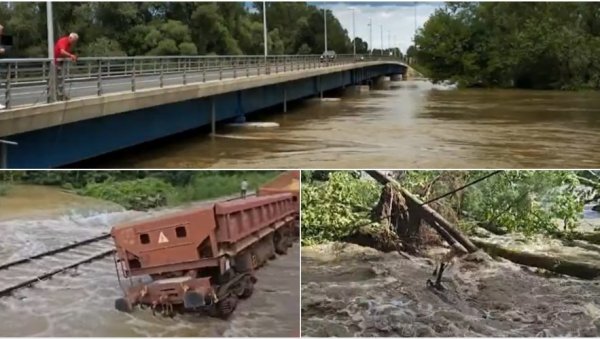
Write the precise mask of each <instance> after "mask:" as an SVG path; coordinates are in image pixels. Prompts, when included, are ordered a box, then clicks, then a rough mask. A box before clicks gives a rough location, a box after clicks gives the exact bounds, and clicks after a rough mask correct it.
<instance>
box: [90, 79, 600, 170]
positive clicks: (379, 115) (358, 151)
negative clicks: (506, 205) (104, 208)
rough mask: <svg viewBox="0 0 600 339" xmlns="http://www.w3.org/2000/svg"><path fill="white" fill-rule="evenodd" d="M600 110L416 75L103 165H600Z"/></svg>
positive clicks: (565, 99)
mask: <svg viewBox="0 0 600 339" xmlns="http://www.w3.org/2000/svg"><path fill="white" fill-rule="evenodd" d="M599 116H600V94H599V93H598V92H560V91H522V90H482V89H469V90H453V89H450V88H448V87H443V86H441V85H431V84H430V83H428V82H425V81H406V82H397V83H392V86H391V87H390V88H388V89H386V90H377V91H371V92H369V93H363V94H359V95H346V96H343V98H342V100H341V101H339V102H322V103H321V102H310V101H305V102H302V103H300V104H297V105H293V106H291V107H290V111H289V113H287V114H275V115H271V116H266V117H265V116H263V117H260V118H258V119H260V120H262V121H275V122H278V123H279V124H280V127H279V128H276V129H254V130H240V129H238V130H233V129H227V128H221V129H220V130H219V131H218V132H219V136H217V137H215V138H211V137H209V136H206V135H200V133H199V135H198V136H194V137H181V138H176V140H174V141H170V142H168V143H166V142H165V143H160V144H159V145H152V146H151V147H147V148H146V149H144V150H143V151H140V152H131V154H127V155H120V156H116V157H112V158H110V159H104V160H102V163H101V164H97V165H101V166H102V167H136V168H210V167H214V168H250V167H252V168H319V169H320V168H370V167H373V166H375V167H377V168H503V167H510V168H584V167H585V168H594V167H596V168H597V167H600V157H598V149H600V119H599V118H598V117H599ZM254 119H257V118H254Z"/></svg>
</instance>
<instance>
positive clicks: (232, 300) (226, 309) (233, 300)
mask: <svg viewBox="0 0 600 339" xmlns="http://www.w3.org/2000/svg"><path fill="white" fill-rule="evenodd" d="M237 301H238V298H237V297H236V296H234V295H230V296H228V297H226V298H224V299H222V300H221V301H219V303H218V304H217V312H218V315H219V318H222V319H227V318H229V316H230V315H231V314H232V313H233V311H235V307H236V306H237Z"/></svg>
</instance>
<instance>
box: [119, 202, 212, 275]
mask: <svg viewBox="0 0 600 339" xmlns="http://www.w3.org/2000/svg"><path fill="white" fill-rule="evenodd" d="M212 206H213V205H209V206H206V207H202V208H195V209H192V210H189V211H186V212H180V213H176V214H171V215H166V216H163V217H158V218H153V219H148V220H141V221H137V222H133V223H128V224H123V225H119V226H116V227H114V228H113V229H112V230H111V235H112V236H113V239H114V241H115V244H116V247H117V253H118V255H119V257H120V258H121V259H124V261H125V262H126V263H127V264H128V265H129V261H130V260H137V263H139V267H137V266H138V265H137V263H136V265H135V266H136V267H131V268H130V269H131V270H132V271H135V270H144V269H150V268H154V267H159V266H165V265H172V264H180V263H186V262H193V261H198V260H200V259H201V257H200V253H199V247H200V245H205V244H206V243H205V241H208V244H209V245H208V246H210V247H211V253H212V255H214V253H216V252H217V251H216V241H215V239H214V230H215V228H216V223H215V219H214V212H213V208H212ZM211 235H213V237H212V238H213V239H210V238H209V237H210V236H211ZM211 240H212V241H211ZM212 255H211V257H212Z"/></svg>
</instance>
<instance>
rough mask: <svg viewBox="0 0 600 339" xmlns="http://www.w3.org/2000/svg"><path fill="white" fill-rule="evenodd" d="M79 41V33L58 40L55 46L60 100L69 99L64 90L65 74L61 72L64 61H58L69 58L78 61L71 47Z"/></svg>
mask: <svg viewBox="0 0 600 339" xmlns="http://www.w3.org/2000/svg"><path fill="white" fill-rule="evenodd" d="M77 40H79V35H77V33H71V34H69V35H66V36H64V37H62V38H60V39H58V41H57V42H56V44H54V64H55V65H56V75H57V85H58V86H57V89H58V98H59V99H61V100H69V98H68V97H67V96H66V95H65V94H64V88H63V81H62V76H63V74H62V70H61V68H62V63H63V61H62V60H61V61H58V59H64V58H69V59H71V61H77V55H75V54H72V53H71V46H72V45H73V44H75V43H76V42H77Z"/></svg>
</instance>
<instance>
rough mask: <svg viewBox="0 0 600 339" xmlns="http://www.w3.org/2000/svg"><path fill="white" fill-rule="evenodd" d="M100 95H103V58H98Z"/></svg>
mask: <svg viewBox="0 0 600 339" xmlns="http://www.w3.org/2000/svg"><path fill="white" fill-rule="evenodd" d="M97 86H98V96H101V95H102V60H98V83H97Z"/></svg>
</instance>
